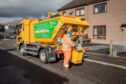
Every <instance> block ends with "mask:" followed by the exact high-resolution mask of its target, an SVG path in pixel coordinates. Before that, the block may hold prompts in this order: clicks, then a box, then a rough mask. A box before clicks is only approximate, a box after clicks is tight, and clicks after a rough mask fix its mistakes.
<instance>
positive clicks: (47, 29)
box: [16, 16, 89, 64]
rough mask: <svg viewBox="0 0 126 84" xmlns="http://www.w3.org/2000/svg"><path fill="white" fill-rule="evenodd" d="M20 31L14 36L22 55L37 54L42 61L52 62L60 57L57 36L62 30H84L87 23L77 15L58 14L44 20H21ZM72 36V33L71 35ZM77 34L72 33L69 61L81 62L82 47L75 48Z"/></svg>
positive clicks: (59, 35) (60, 34)
mask: <svg viewBox="0 0 126 84" xmlns="http://www.w3.org/2000/svg"><path fill="white" fill-rule="evenodd" d="M21 25H22V26H21V32H20V34H19V35H18V36H17V38H16V44H17V49H18V50H19V51H20V52H21V54H22V55H25V54H31V55H35V56H39V58H40V60H41V61H42V62H43V63H48V62H54V61H56V60H57V59H58V58H60V57H62V56H60V55H62V45H61V43H59V41H58V40H59V38H62V37H63V35H64V31H66V30H69V31H71V32H73V31H78V32H79V31H84V30H85V29H87V28H88V26H89V23H88V22H87V21H86V20H83V21H82V20H81V19H80V18H78V17H71V16H58V17H55V18H50V19H46V20H29V19H24V20H22V21H21ZM71 36H72V35H71ZM79 37H80V36H79V35H73V36H72V38H76V40H75V41H74V42H75V44H76V47H74V48H73V51H72V53H73V54H72V58H71V62H72V63H74V64H79V63H82V58H83V49H79V50H78V49H77V48H78V46H77V45H79V43H80V41H79V40H78V39H79Z"/></svg>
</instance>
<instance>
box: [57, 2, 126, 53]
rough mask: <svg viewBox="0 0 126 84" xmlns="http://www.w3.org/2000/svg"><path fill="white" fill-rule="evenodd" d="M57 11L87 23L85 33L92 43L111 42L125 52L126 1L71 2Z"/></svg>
mask: <svg viewBox="0 0 126 84" xmlns="http://www.w3.org/2000/svg"><path fill="white" fill-rule="evenodd" d="M58 11H59V12H60V14H61V15H71V16H78V17H80V18H81V19H82V20H83V19H86V20H87V21H89V23H90V27H89V28H88V29H87V31H86V32H87V33H88V36H89V37H90V38H91V40H92V42H93V43H100V44H109V43H110V41H112V42H113V44H114V45H117V46H119V47H120V49H118V50H121V51H122V52H123V51H126V0H73V1H71V2H70V3H68V4H66V5H65V6H63V7H62V8H60V9H58Z"/></svg>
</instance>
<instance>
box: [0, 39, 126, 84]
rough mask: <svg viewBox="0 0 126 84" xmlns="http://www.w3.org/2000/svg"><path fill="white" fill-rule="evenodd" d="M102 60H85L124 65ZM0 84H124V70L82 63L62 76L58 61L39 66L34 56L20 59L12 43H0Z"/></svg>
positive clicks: (99, 58)
mask: <svg viewBox="0 0 126 84" xmlns="http://www.w3.org/2000/svg"><path fill="white" fill-rule="evenodd" d="M103 58H104V57H100V56H93V55H91V56H90V55H89V58H88V59H91V60H92V59H93V60H98V61H103V62H110V63H114V64H118V62H115V61H116V60H117V61H119V65H122V66H124V67H125V66H126V59H118V58H109V57H107V58H105V60H103ZM107 59H108V60H107ZM111 59H112V60H111ZM120 61H122V62H120ZM0 84H126V70H125V69H122V68H117V67H113V66H106V65H102V64H99V63H94V62H89V61H84V63H83V65H79V66H72V68H71V70H70V72H67V73H65V72H64V71H63V67H62V61H59V62H56V63H48V64H42V63H41V61H40V60H39V58H36V57H35V56H30V55H27V56H21V55H20V53H19V52H18V51H17V50H16V45H15V41H14V40H0Z"/></svg>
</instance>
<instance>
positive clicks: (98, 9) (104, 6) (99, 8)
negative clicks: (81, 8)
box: [94, 2, 107, 14]
mask: <svg viewBox="0 0 126 84" xmlns="http://www.w3.org/2000/svg"><path fill="white" fill-rule="evenodd" d="M106 11H107V3H106V2H105V3H101V4H96V5H94V13H95V14H96V13H104V12H106Z"/></svg>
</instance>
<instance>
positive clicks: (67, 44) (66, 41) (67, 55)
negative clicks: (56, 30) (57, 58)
mask: <svg viewBox="0 0 126 84" xmlns="http://www.w3.org/2000/svg"><path fill="white" fill-rule="evenodd" d="M70 35H71V32H70V31H67V32H65V35H64V36H63V38H62V51H63V54H64V63H63V65H64V70H65V71H69V62H70V59H71V55H72V47H73V46H74V43H73V41H72V40H71V38H70Z"/></svg>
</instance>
